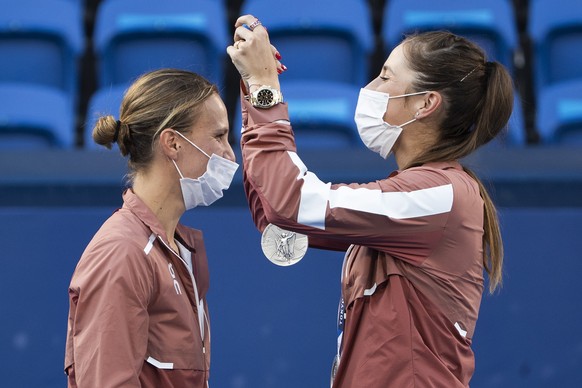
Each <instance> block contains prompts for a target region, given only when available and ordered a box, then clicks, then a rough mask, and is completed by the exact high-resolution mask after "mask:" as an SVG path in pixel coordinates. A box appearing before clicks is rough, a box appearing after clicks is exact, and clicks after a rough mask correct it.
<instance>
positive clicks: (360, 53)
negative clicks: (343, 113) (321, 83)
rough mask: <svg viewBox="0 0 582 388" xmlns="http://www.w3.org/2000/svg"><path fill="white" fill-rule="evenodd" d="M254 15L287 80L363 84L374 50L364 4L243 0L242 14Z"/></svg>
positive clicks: (358, 1) (326, 0)
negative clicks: (269, 40) (281, 64)
mask: <svg viewBox="0 0 582 388" xmlns="http://www.w3.org/2000/svg"><path fill="white" fill-rule="evenodd" d="M247 13H250V14H253V15H255V16H257V17H258V18H259V19H261V21H262V22H263V24H264V25H265V26H266V27H267V28H268V31H269V37H270V39H271V43H272V44H273V45H274V46H275V47H277V49H278V50H279V52H280V53H281V55H282V57H283V59H282V62H283V64H285V65H286V66H287V67H288V69H289V70H288V71H287V72H286V73H285V79H316V80H329V81H335V82H346V83H351V84H354V85H357V86H363V85H365V84H366V83H367V82H368V78H369V76H368V67H369V56H370V54H371V52H372V50H373V49H374V34H373V31H372V19H371V16H370V12H369V10H368V8H367V5H366V2H365V1H362V0H342V1H335V0H318V1H312V0H295V1H281V0H279V1H275V0H246V1H245V2H244V3H243V5H242V11H241V14H247Z"/></svg>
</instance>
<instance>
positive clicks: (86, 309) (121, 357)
mask: <svg viewBox="0 0 582 388" xmlns="http://www.w3.org/2000/svg"><path fill="white" fill-rule="evenodd" d="M83 256H84V257H83V259H82V260H81V261H80V263H79V265H78V266H77V269H76V270H75V274H74V276H73V279H72V280H71V286H70V288H69V297H70V304H71V312H70V314H71V317H70V323H69V325H70V327H69V330H72V331H73V333H72V338H73V353H74V366H73V367H74V373H75V380H76V383H77V386H78V387H80V388H85V387H111V388H114V387H140V382H139V374H140V371H141V368H142V366H143V363H144V359H145V355H146V351H147V344H148V303H149V300H150V297H151V295H152V294H153V291H152V287H153V286H152V285H153V284H154V278H153V271H152V269H151V267H150V265H149V264H148V261H147V257H146V256H145V254H144V253H143V250H142V249H140V248H138V247H137V246H134V245H132V243H131V242H130V241H128V240H122V239H121V238H119V239H114V240H109V241H103V240H102V241H101V242H97V243H95V244H92V245H90V246H89V247H88V248H87V251H86V252H85V253H84V255H83Z"/></svg>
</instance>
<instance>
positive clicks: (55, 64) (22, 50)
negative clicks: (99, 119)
mask: <svg viewBox="0 0 582 388" xmlns="http://www.w3.org/2000/svg"><path fill="white" fill-rule="evenodd" d="M0 7H1V9H2V12H0V82H22V83H29V84H36V85H44V86H48V87H52V88H55V89H59V90H62V91H63V92H65V93H66V94H68V95H69V96H71V98H72V99H74V97H75V96H76V93H77V89H78V63H77V62H78V59H79V56H80V54H81V52H82V50H83V46H84V42H83V31H82V12H81V7H80V5H79V3H78V2H75V1H66V0H43V1H35V0H18V1H10V0H0Z"/></svg>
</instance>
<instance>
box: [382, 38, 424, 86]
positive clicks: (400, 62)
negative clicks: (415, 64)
mask: <svg viewBox="0 0 582 388" xmlns="http://www.w3.org/2000/svg"><path fill="white" fill-rule="evenodd" d="M382 72H385V73H386V74H387V75H389V76H391V77H392V78H394V79H395V80H398V81H399V82H406V83H411V82H412V81H414V80H415V79H416V74H415V72H414V71H413V70H411V69H410V66H409V64H408V59H407V58H406V55H405V54H404V46H403V44H402V43H401V44H399V45H398V46H396V47H395V48H394V50H392V52H391V53H390V55H389V56H388V59H386V62H384V65H383V67H382Z"/></svg>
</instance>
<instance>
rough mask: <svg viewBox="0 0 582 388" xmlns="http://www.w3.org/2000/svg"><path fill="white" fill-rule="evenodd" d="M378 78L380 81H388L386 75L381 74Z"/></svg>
mask: <svg viewBox="0 0 582 388" xmlns="http://www.w3.org/2000/svg"><path fill="white" fill-rule="evenodd" d="M380 79H381V80H382V81H388V80H389V79H390V77H388V76H386V75H381V76H380Z"/></svg>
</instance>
